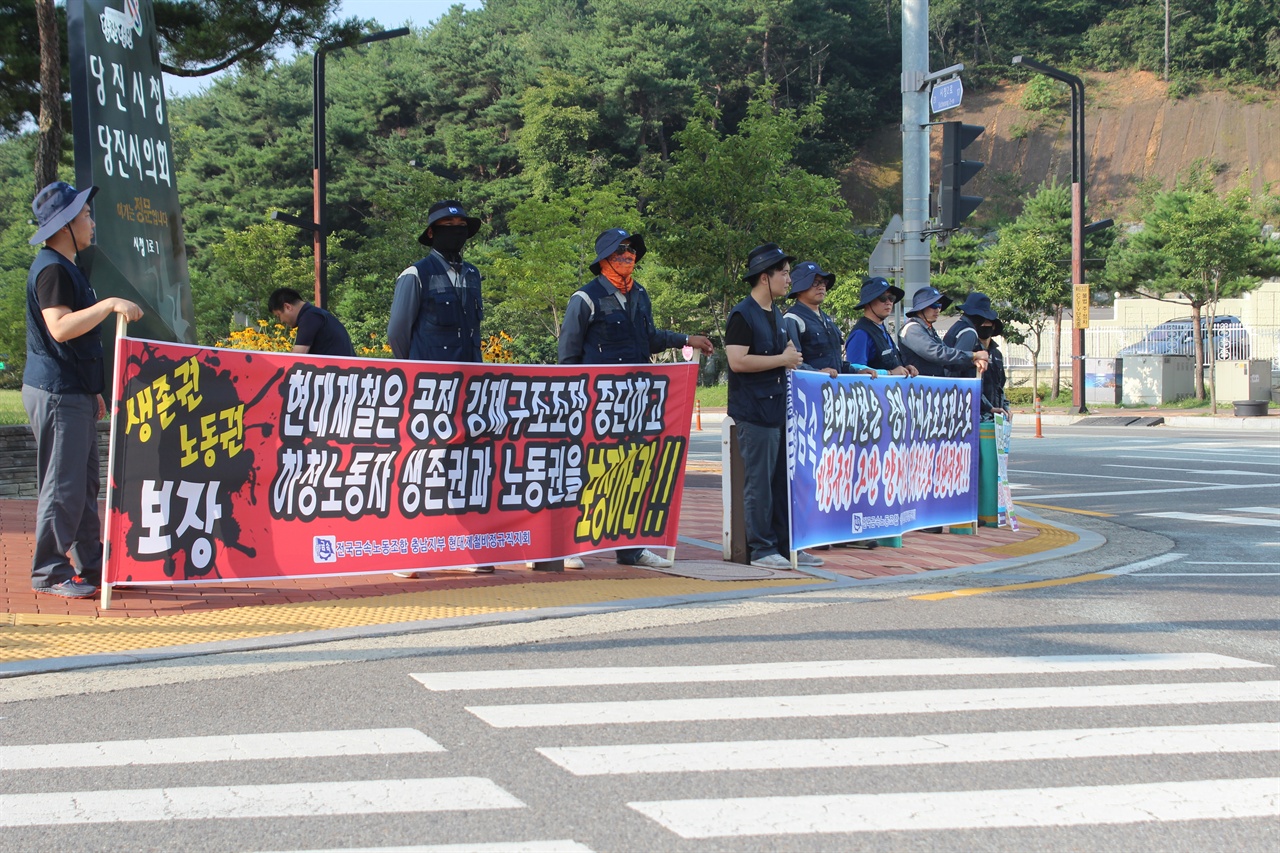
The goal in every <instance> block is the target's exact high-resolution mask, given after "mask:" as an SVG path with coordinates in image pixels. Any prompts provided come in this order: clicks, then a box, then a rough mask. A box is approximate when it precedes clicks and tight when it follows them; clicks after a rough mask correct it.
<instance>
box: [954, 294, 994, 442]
mask: <svg viewBox="0 0 1280 853" xmlns="http://www.w3.org/2000/svg"><path fill="white" fill-rule="evenodd" d="M1002 334H1004V323H1003V322H1001V321H1000V318H999V317H998V316H996V312H995V309H994V308H992V307H991V297H989V296H987V295H986V294H985V293H970V294H969V295H968V296H966V297H965V300H964V304H963V305H961V306H960V319H959V320H957V321H956V322H955V323H954V324H953V325H952V326H951V328H950V329H948V330H947V334H946V337H944V338H943V339H942V342H943V343H945V344H946V345H947V346H949V347H955V348H956V349H959V350H965V351H968V350H970V349H972V350H974V351H975V352H976V351H978V350H983V351H985V352H986V354H987V369H986V370H984V371H982V419H983V420H984V421H986V420H991V418H992V416H993V415H996V414H999V415H1004V416H1005V417H1009V400H1008V399H1007V398H1006V397H1005V396H1004V382H1005V373H1004V355H1003V354H1002V353H1001V352H1000V347H999V346H997V345H996V342H995V338H996V337H997V336H998V335H1002ZM977 373H978V371H977V369H976V368H974V367H963V368H956V369H953V370H948V371H947V375H948V376H962V377H965V378H970V379H971V378H973V377H974V376H975V375H977Z"/></svg>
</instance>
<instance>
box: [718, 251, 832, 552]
mask: <svg viewBox="0 0 1280 853" xmlns="http://www.w3.org/2000/svg"><path fill="white" fill-rule="evenodd" d="M793 260H795V258H793V257H791V256H790V255H788V254H787V253H786V252H784V251H782V249H781V248H779V247H778V244H777V243H765V244H764V245H761V246H756V247H755V248H754V249H752V250H751V253H750V254H749V255H748V256H747V271H746V274H745V275H743V279H744V280H745V281H746V282H748V283H749V284H750V285H751V293H750V295H748V296H747V298H746V299H743V300H742V301H741V302H739V303H738V304H737V305H735V306H734V307H733V310H732V311H730V312H729V322H728V325H727V327H726V329H725V336H724V351H725V355H726V356H727V357H728V361H729V417H731V418H733V422H734V429H735V430H736V431H737V434H738V449H739V451H740V455H741V457H742V469H743V475H744V478H745V482H744V483H743V494H742V508H743V522H744V526H745V527H746V533H747V548H748V551H749V557H750V560H751V565H753V566H759V567H760V568H765V569H789V568H791V560H790V559H789V558H788V557H787V556H786V555H787V554H788V553H790V551H791V523H790V510H791V506H790V503H789V499H788V497H787V371H788V370H795V369H796V368H797V367H799V366H800V364H801V361H802V356H801V354H800V350H798V349H796V345H795V343H794V342H793V341H792V340H791V338H790V337H789V336H788V335H787V331H786V324H785V323H784V322H783V320H782V312H781V311H779V310H778V306H777V305H775V304H774V303H775V302H776V301H777V300H779V299H782V298H783V297H784V296H785V295H786V293H787V291H788V290H789V289H790V288H791V262H792V261H793ZM796 562H797V564H798V565H801V566H821V565H822V559H821V558H820V557H815V556H813V555H812V554H807V553H805V552H804V551H798V552H796Z"/></svg>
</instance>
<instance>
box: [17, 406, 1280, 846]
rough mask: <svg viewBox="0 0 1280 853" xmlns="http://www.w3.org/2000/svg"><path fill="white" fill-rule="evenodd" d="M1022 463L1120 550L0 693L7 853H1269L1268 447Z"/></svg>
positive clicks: (1274, 510) (1041, 500)
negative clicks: (325, 852)
mask: <svg viewBox="0 0 1280 853" xmlns="http://www.w3.org/2000/svg"><path fill="white" fill-rule="evenodd" d="M1077 429H1079V428H1077ZM1018 438H1019V440H1018V442H1017V449H1016V451H1015V452H1016V454H1017V455H1016V457H1015V458H1016V461H1015V463H1014V465H1013V468H1014V471H1015V473H1014V477H1013V479H1014V481H1015V483H1017V484H1018V486H1019V488H1018V490H1017V492H1016V494H1017V495H1018V496H1019V497H1020V498H1021V499H1023V500H1024V501H1026V502H1028V503H1038V504H1042V505H1045V506H1056V507H1060V508H1062V509H1060V510H1047V509H1046V510H1038V511H1040V512H1042V513H1043V514H1044V515H1046V516H1050V517H1052V518H1053V519H1055V520H1059V521H1063V522H1066V523H1072V524H1076V525H1079V526H1080V527H1082V528H1085V529H1089V530H1092V531H1094V532H1097V533H1100V534H1102V535H1104V536H1106V537H1107V545H1106V546H1104V547H1102V548H1099V549H1097V550H1094V551H1090V552H1088V553H1085V554H1080V555H1076V556H1074V557H1070V558H1067V559H1063V560H1058V561H1053V562H1051V563H1041V564H1036V565H1032V566H1026V567H1023V568H1021V569H1019V570H1017V571H1016V573H1007V574H1006V575H1005V576H1004V577H999V576H992V575H972V576H968V577H963V578H961V580H960V581H959V584H958V585H959V586H961V587H965V588H966V590H965V591H966V594H962V595H955V594H954V592H955V588H956V586H957V583H956V582H954V581H947V582H945V583H944V582H942V581H940V580H938V579H933V580H931V579H928V578H925V579H923V580H918V581H912V582H908V583H901V584H890V585H882V586H870V587H861V588H852V589H846V590H840V591H831V592H824V593H817V594H804V595H777V596H770V597H767V598H763V599H755V600H749V601H742V602H731V603H716V604H700V605H690V606H684V607H673V608H666V609H662V610H649V611H633V612H628V613H615V614H608V615H599V616H590V617H580V618H575V619H566V620H555V621H547V622H541V623H533V624H528V625H511V626H497V627H487V628H476V629H468V630H460V631H451V632H435V633H427V634H418V635H412V636H405V637H392V638H381V639H370V640H364V641H350V642H344V643H332V644H326V645H317V646H310V647H301V648H296V649H287V650H277V651H273V652H262V653H251V654H237V655H223V656H216V657H210V658H200V659H188V660H180V661H171V662H167V663H160V664H151V665H139V666H131V667H121V668H116V669H111V670H101V671H93V672H81V673H62V674H51V675H43V676H30V677H26V678H23V679H15V680H10V681H8V682H0V767H3V768H5V771H6V772H5V773H4V774H0V826H3V827H4V829H3V831H2V832H0V849H3V850H10V849H12V850H24V851H28V850H52V849H77V850H97V849H103V850H106V849H117V850H118V849H130V850H135V849H165V850H219V851H220V850H314V849H362V848H377V847H382V848H386V847H398V846H406V847H411V848H413V849H453V850H475V851H484V850H499V849H501V850H510V849H523V850H595V851H605V850H626V851H631V850H673V851H719V850H762V849H767V850H815V851H817V850H821V851H829V850H846V849H859V850H862V849H866V850H895V851H898V850H906V851H914V850H937V849H946V850H1001V851H1004V850H1019V849H1042V850H1105V851H1114V850H1135V849H1158V850H1162V851H1163V850H1188V851H1196V853H1202V851H1205V850H1223V849H1230V850H1272V849H1276V848H1277V847H1278V846H1280V821H1277V817H1280V803H1278V800H1280V781H1278V780H1277V777H1280V772H1278V771H1280V762H1278V761H1277V752H1278V751H1280V686H1278V682H1280V679H1278V678H1277V675H1276V669H1275V667H1276V666H1277V665H1280V635H1278V633H1277V627H1278V626H1280V622H1278V621H1277V617H1276V606H1275V603H1276V591H1277V580H1278V579H1280V578H1278V576H1277V568H1276V566H1275V562H1276V560H1275V558H1276V555H1277V549H1278V548H1280V533H1278V532H1277V530H1276V525H1277V522H1280V514H1278V513H1280V507H1277V506H1276V505H1277V504H1280V500H1278V499H1277V498H1278V495H1280V492H1278V491H1277V482H1278V481H1280V458H1277V457H1278V451H1277V448H1275V447H1273V446H1271V444H1273V442H1270V441H1269V440H1267V439H1263V438H1247V437H1240V436H1237V435H1233V436H1231V437H1222V436H1220V435H1218V434H1212V435H1208V434H1207V435H1196V434H1192V433H1185V432H1181V431H1177V432H1175V431H1172V430H1159V431H1158V432H1157V431H1156V430H1155V429H1153V430H1144V431H1140V432H1130V431H1105V432H1104V431H1092V432H1083V431H1070V428H1061V429H1059V430H1056V431H1055V433H1054V435H1053V436H1052V437H1050V438H1048V439H1042V440H1038V441H1037V440H1031V439H1029V438H1027V437H1026V436H1023V435H1019V437H1018ZM1127 465H1134V466H1139V467H1136V468H1125V467H1115V466H1127ZM1200 471H1204V472H1208V473H1204V474H1201V473H1197V472H1200ZM1111 477H1116V478H1122V479H1105V478H1111ZM1225 486H1231V487H1232V488H1223V487H1225ZM1237 487H1238V488H1237ZM1174 489H1190V491H1172V490H1174ZM1122 492H1123V493H1125V494H1121V493H1122ZM1063 510H1068V511H1069V512H1068V511H1063ZM1082 513H1088V514H1082ZM1161 513H1164V514H1161ZM1167 513H1183V514H1184V515H1194V516H1195V518H1194V519H1188V518H1185V517H1183V515H1179V516H1170V515H1168V514H1167ZM1219 517H1222V518H1219ZM1223 518H1225V519H1228V520H1223ZM1244 519H1248V520H1244ZM1105 572H1112V574H1104V573H1105ZM1064 580H1073V581H1079V582H1071V583H1062V581H1064ZM1009 582H1012V583H1016V584H1018V586H1017V587H1016V588H1014V589H1010V590H1006V591H999V590H995V591H987V590H989V589H990V588H991V587H994V586H995V585H997V584H998V583H1009ZM262 735H265V737H260V736H262ZM192 737H200V738H203V740H200V741H191V740H184V739H186V738H192ZM174 739H178V740H174ZM122 741H144V742H142V743H120V742H122ZM69 743H70V744H89V746H74V745H73V746H70V747H63V746H61V745H62V744H69ZM502 843H506V844H507V845H508V846H489V847H486V846H485V845H495V844H499V845H500V844H502ZM515 843H519V844H518V845H517V846H510V845H512V844H515ZM441 845H457V846H454V847H442V846H441Z"/></svg>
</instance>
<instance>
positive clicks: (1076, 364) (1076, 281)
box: [1013, 56, 1089, 414]
mask: <svg viewBox="0 0 1280 853" xmlns="http://www.w3.org/2000/svg"><path fill="white" fill-rule="evenodd" d="M1013 64H1014V65H1025V66H1026V67H1027V68H1030V69H1031V70H1033V71H1038V72H1039V73H1041V74H1044V75H1045V76H1047V77H1052V78H1053V79H1055V80H1061V81H1062V82H1063V83H1066V84H1067V85H1068V86H1069V87H1070V88H1071V285H1072V287H1071V290H1072V297H1073V298H1072V302H1073V305H1079V304H1080V301H1081V300H1084V301H1083V305H1084V311H1085V312H1086V315H1087V312H1088V305H1089V302H1088V299H1089V287H1088V285H1087V284H1085V281H1084V173H1085V165H1084V81H1083V80H1081V79H1080V78H1079V77H1077V76H1075V75H1074V74H1068V73H1067V72H1065V71H1063V70H1061V69H1058V68H1054V67H1053V66H1052V65H1045V64H1044V63H1043V62H1037V61H1036V60H1034V59H1032V58H1030V57H1028V56H1015V57H1014V58H1013ZM1080 313H1081V312H1080V310H1079V308H1076V309H1075V310H1074V311H1073V315H1074V316H1075V317H1079V316H1080ZM1077 325H1078V323H1074V322H1073V323H1072V326H1073V328H1072V330H1071V407H1072V408H1073V409H1075V410H1076V411H1077V412H1079V413H1080V414H1087V413H1088V411H1089V410H1088V408H1086V406H1085V401H1084V329H1083V328H1074V327H1075V326H1077Z"/></svg>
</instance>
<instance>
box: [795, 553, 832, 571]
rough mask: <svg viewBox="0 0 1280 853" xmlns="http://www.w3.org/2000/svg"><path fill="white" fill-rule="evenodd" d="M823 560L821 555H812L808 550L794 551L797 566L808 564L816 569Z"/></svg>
mask: <svg viewBox="0 0 1280 853" xmlns="http://www.w3.org/2000/svg"><path fill="white" fill-rule="evenodd" d="M824 562H825V561H824V560H823V559H822V558H821V557H817V556H814V555H813V554H810V553H809V552H808V551H796V565H797V566H808V567H809V568H811V569H816V568H817V567H818V566H821V565H822V564H823V563H824Z"/></svg>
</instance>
